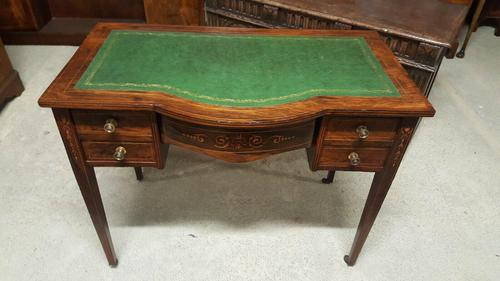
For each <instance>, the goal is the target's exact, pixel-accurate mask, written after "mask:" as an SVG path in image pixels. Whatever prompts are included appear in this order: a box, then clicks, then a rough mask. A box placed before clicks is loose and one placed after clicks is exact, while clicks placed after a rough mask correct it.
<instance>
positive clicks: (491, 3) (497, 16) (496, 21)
mask: <svg viewBox="0 0 500 281" xmlns="http://www.w3.org/2000/svg"><path fill="white" fill-rule="evenodd" d="M481 25H488V26H492V27H493V28H495V33H494V34H495V36H500V1H498V0H479V1H477V3H476V6H475V9H474V15H473V17H472V20H471V23H470V24H469V28H468V30H467V35H466V36H465V39H464V43H463V45H462V48H461V49H460V51H459V52H458V53H457V57H458V58H463V57H464V56H465V49H466V48H467V44H468V43H469V40H470V38H471V36H472V32H474V31H476V30H477V28H478V27H479V26H481Z"/></svg>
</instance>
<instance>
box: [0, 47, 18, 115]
mask: <svg viewBox="0 0 500 281" xmlns="http://www.w3.org/2000/svg"><path fill="white" fill-rule="evenodd" d="M23 91H24V87H23V84H22V82H21V79H20V78H19V74H18V73H17V71H16V70H14V69H13V68H12V64H11V62H10V59H9V57H8V56H7V51H6V50H5V47H4V45H3V42H2V40H1V39H0V108H1V107H2V105H3V104H4V102H5V101H7V100H9V99H11V98H13V97H17V96H19V95H21V93H22V92H23Z"/></svg>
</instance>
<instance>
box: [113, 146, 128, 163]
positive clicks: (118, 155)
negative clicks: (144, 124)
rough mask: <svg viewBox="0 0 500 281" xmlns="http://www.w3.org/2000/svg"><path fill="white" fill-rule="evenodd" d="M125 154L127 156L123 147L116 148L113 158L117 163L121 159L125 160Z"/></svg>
mask: <svg viewBox="0 0 500 281" xmlns="http://www.w3.org/2000/svg"><path fill="white" fill-rule="evenodd" d="M125 154H127V150H125V147H123V146H118V147H117V148H116V149H115V153H113V158H115V159H116V160H118V161H122V160H123V159H125Z"/></svg>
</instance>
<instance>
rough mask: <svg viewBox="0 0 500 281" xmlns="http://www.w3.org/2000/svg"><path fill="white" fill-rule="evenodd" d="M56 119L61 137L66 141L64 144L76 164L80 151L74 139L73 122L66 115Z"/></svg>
mask: <svg viewBox="0 0 500 281" xmlns="http://www.w3.org/2000/svg"><path fill="white" fill-rule="evenodd" d="M61 115H62V114H61ZM57 121H58V125H59V130H60V132H61V134H62V137H63V139H64V140H65V141H66V144H67V146H68V148H69V151H70V153H71V155H72V156H73V158H74V159H75V162H76V163H77V164H78V163H79V158H80V152H79V149H78V143H77V142H76V140H75V136H74V131H73V124H72V122H71V120H70V119H69V118H67V116H64V117H61V118H59V119H58V120H57Z"/></svg>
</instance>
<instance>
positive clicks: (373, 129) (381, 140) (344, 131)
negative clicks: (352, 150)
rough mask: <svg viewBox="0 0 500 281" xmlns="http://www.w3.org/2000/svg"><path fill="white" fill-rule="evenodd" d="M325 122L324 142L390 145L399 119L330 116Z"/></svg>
mask: <svg viewBox="0 0 500 281" xmlns="http://www.w3.org/2000/svg"><path fill="white" fill-rule="evenodd" d="M325 123H326V124H325V135H324V143H325V144H336V145H341V144H344V145H365V144H367V145H378V146H390V145H391V144H392V143H393V141H394V137H395V136H396V130H397V127H398V124H399V119H398V118H351V117H330V118H327V119H326V120H325Z"/></svg>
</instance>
